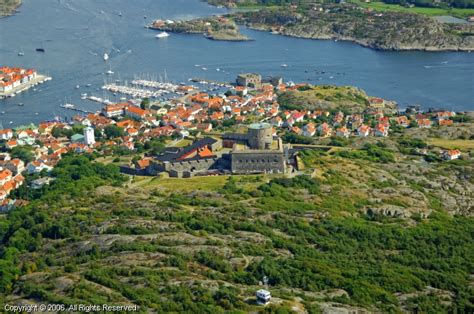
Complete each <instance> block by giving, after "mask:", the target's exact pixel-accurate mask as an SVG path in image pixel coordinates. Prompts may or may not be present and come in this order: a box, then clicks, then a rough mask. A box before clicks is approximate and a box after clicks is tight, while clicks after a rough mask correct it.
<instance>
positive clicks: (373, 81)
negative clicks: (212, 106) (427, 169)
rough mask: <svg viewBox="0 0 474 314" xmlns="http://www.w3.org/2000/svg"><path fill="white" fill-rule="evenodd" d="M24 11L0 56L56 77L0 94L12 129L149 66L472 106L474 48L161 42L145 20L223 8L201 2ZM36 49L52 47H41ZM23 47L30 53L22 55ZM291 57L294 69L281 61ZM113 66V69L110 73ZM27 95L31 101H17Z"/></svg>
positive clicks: (9, 21)
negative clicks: (277, 79) (270, 78)
mask: <svg viewBox="0 0 474 314" xmlns="http://www.w3.org/2000/svg"><path fill="white" fill-rule="evenodd" d="M20 11H21V12H20V13H18V14H17V15H15V16H12V17H8V18H4V19H0V64H5V65H11V66H22V67H33V68H36V69H38V70H39V72H40V73H45V74H48V75H50V76H52V77H53V80H52V81H50V82H48V83H46V84H43V85H40V86H39V87H38V90H37V91H33V90H30V91H28V92H25V93H23V94H21V95H19V96H17V97H15V98H11V99H7V100H0V111H5V114H3V115H0V122H1V123H2V125H3V126H4V127H5V126H7V125H9V121H12V122H13V124H12V125H18V124H23V123H28V122H38V121H41V120H44V119H51V118H52V117H54V116H55V115H62V116H64V115H66V114H71V112H68V111H65V110H63V109H61V108H59V105H60V104H62V103H64V102H72V103H74V104H78V105H79V106H80V107H81V108H85V109H89V110H94V111H95V110H98V109H99V108H100V105H99V104H96V103H93V102H90V101H82V100H81V99H80V95H81V93H88V94H93V95H96V96H100V97H103V96H105V95H104V93H103V92H102V90H100V87H101V86H102V85H103V83H104V81H110V80H114V79H121V80H129V81H130V80H132V79H133V78H134V76H136V75H144V74H149V75H155V76H156V77H158V75H162V76H164V75H165V72H166V74H167V77H168V79H170V80H173V81H176V82H181V81H186V80H187V79H188V78H190V77H201V78H207V79H214V80H222V81H232V80H234V78H235V76H236V75H237V74H238V73H240V72H259V73H262V74H263V75H282V76H283V77H284V78H285V79H286V80H293V81H295V82H310V83H315V84H328V83H329V84H337V85H354V86H358V87H360V88H362V89H365V90H366V91H367V93H369V94H370V95H377V96H381V97H384V98H387V99H391V100H395V101H397V102H398V103H399V104H400V105H401V107H404V106H406V105H409V104H422V105H423V106H424V107H426V108H427V107H444V108H447V109H451V110H474V88H473V87H474V53H458V52H437V53H428V52H381V51H374V50H370V49H367V48H363V47H360V46H358V45H356V44H352V43H349V42H341V41H339V42H334V41H319V40H304V39H297V38H290V37H284V36H277V35H271V34H269V33H266V32H258V31H252V30H248V29H243V30H242V31H243V32H244V33H245V34H247V35H248V36H249V37H251V38H253V39H255V41H251V42H237V43H231V42H217V41H211V40H207V39H205V38H203V37H202V36H200V35H178V34H172V35H171V36H170V37H168V38H167V39H163V40H157V39H155V38H154V36H155V35H156V32H155V31H153V30H149V29H145V28H144V25H145V23H150V22H151V20H152V19H157V18H162V19H165V18H166V19H188V18H195V17H202V16H207V15H212V14H218V13H223V12H225V9H218V8H215V7H211V6H208V5H207V4H205V3H203V2H200V1H198V0H133V1H130V0H60V1H58V0H25V1H24V4H23V5H22V6H21V7H20ZM101 11H103V13H101ZM119 12H122V14H123V16H122V17H120V16H119V14H118V13H119ZM145 15H146V16H147V19H144V16H145ZM38 47H44V48H45V50H46V53H44V54H42V53H37V52H35V48H38ZM20 50H23V51H24V52H25V56H23V57H19V56H17V53H18V51H20ZM105 52H107V53H108V54H109V55H110V60H109V62H108V63H105V62H104V61H103V59H102V55H103V54H104V53H105ZM283 63H285V64H287V65H288V67H287V68H283V67H281V64H283ZM196 64H199V65H200V67H195V65H196ZM201 67H206V68H208V71H202V70H201ZM216 68H220V69H221V70H222V71H220V72H218V71H216ZM109 69H111V70H112V71H114V72H115V74H114V75H113V76H107V75H105V74H104V73H105V72H106V71H107V70H109ZM322 72H324V73H322ZM86 84H92V86H91V87H89V88H88V87H86ZM76 85H80V86H81V87H80V89H76V88H75V86H76ZM109 96H110V95H107V97H109ZM20 102H21V103H24V104H25V106H23V107H19V106H16V104H17V103H20ZM36 112H37V113H39V114H38V115H35V113H36Z"/></svg>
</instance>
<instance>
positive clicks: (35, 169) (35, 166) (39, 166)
mask: <svg viewBox="0 0 474 314" xmlns="http://www.w3.org/2000/svg"><path fill="white" fill-rule="evenodd" d="M52 169H53V168H51V167H50V166H48V165H47V164H45V163H44V162H41V161H32V162H30V163H29V164H28V165H27V166H26V171H27V172H28V173H29V174H33V173H40V172H41V171H43V170H46V171H50V170H52Z"/></svg>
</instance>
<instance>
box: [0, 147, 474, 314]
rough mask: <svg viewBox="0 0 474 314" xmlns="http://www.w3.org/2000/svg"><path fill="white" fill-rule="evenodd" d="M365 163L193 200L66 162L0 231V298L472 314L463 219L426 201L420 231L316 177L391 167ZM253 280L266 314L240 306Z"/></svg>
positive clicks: (370, 152)
mask: <svg viewBox="0 0 474 314" xmlns="http://www.w3.org/2000/svg"><path fill="white" fill-rule="evenodd" d="M402 145H421V144H419V143H411V142H407V141H405V142H402ZM364 151H365V153H364V154H365V155H364V156H362V157H360V156H352V155H347V156H345V155H344V154H342V156H341V154H340V153H337V154H334V155H332V156H330V155H329V153H326V152H319V153H305V154H303V155H302V158H303V159H304V161H305V163H306V164H308V165H310V164H314V163H317V164H318V165H319V166H318V167H319V168H320V169H324V173H322V174H321V175H320V176H317V177H314V176H310V175H306V174H305V175H300V176H295V177H293V178H284V177H278V176H277V177H266V176H263V175H259V176H235V177H217V178H212V177H210V178H201V179H200V181H201V182H203V183H204V182H206V181H209V182H211V180H218V181H212V182H222V183H218V184H216V185H214V186H213V187H212V188H210V189H207V190H201V188H200V185H199V184H196V185H195V186H194V189H193V191H192V192H184V191H183V192H179V191H180V190H179V189H176V188H166V189H165V188H163V186H164V185H162V182H163V183H164V181H163V180H164V179H160V178H155V179H144V178H135V179H133V178H132V179H131V178H126V177H124V176H122V175H121V174H120V173H119V172H118V168H117V167H116V166H113V165H103V164H99V163H97V162H94V157H93V156H77V155H70V156H67V157H66V158H64V159H63V160H62V161H61V162H60V164H59V165H58V167H57V168H55V170H54V171H53V173H51V176H53V177H54V178H55V181H54V182H53V183H52V184H51V186H49V187H44V188H43V190H41V191H40V192H38V193H32V194H24V196H25V197H26V198H28V199H29V200H30V204H29V205H27V206H25V207H22V208H18V209H16V210H13V211H11V212H10V213H9V214H8V215H6V216H4V217H2V218H0V236H1V246H0V248H1V249H0V256H1V259H0V293H1V296H2V298H4V299H5V300H6V301H8V300H13V299H18V298H20V299H24V300H30V301H35V302H49V303H61V304H77V303H91V304H95V303H102V302H107V303H114V304H115V303H117V304H129V303H133V304H138V305H139V306H140V308H141V310H142V311H145V310H147V309H154V310H157V311H158V312H194V313H196V312H202V313H224V312H232V313H244V312H248V311H257V312H267V313H268V312H275V313H290V312H292V311H293V309H294V308H295V307H296V308H304V309H305V310H307V311H308V312H310V313H319V312H320V311H321V309H322V306H325V305H327V304H330V306H336V305H337V306H339V307H341V306H342V307H347V308H350V309H356V308H363V309H367V310H371V311H382V312H400V311H401V310H402V309H404V310H408V311H412V312H420V313H434V312H437V313H439V312H454V313H456V312H457V313H468V312H472V311H474V294H473V289H472V279H471V277H470V276H472V274H471V272H472V269H474V242H473V241H472V239H473V235H474V234H473V230H474V229H473V219H472V218H471V217H465V216H460V215H455V216H450V215H448V214H447V213H446V212H445V211H444V210H443V208H442V206H441V205H440V203H439V201H437V200H436V198H435V197H434V196H433V195H431V194H427V195H428V196H430V201H431V202H432V204H433V207H434V208H437V210H434V211H433V212H432V213H431V214H430V215H429V216H428V217H422V216H417V215H414V216H412V218H411V219H408V220H407V219H401V218H397V217H387V216H383V215H380V214H377V213H375V212H371V211H363V209H364V208H366V207H367V206H368V205H370V204H371V201H370V200H369V199H367V198H366V197H365V196H363V194H360V193H359V194H353V195H348V194H347V193H346V192H345V191H346V189H353V188H351V185H350V177H347V174H346V173H344V172H341V171H340V170H337V169H334V167H333V166H330V165H329V164H328V163H331V162H332V161H333V160H334V158H336V159H338V160H339V161H338V163H339V164H341V161H344V162H348V163H351V164H353V165H355V164H357V165H366V166H368V165H375V167H379V166H377V164H379V165H380V164H386V163H388V164H390V163H392V162H393V160H392V159H391V157H389V156H385V155H384V154H386V152H384V149H383V148H382V147H380V146H377V145H374V146H367V147H366V148H365V150H364ZM130 180H131V181H130ZM181 180H186V179H181ZM171 182H175V181H171ZM175 184H177V186H179V185H180V184H186V183H185V182H182V181H176V182H175ZM377 185H379V186H380V185H382V183H377ZM375 186H376V185H375V183H373V187H375ZM328 189H330V191H331V192H330V194H328ZM420 190H423V189H422V188H420ZM19 193H25V191H23V192H22V191H20V192H19ZM435 205H437V206H435ZM112 239H113V240H112ZM264 276H266V277H267V278H268V285H269V290H270V291H271V292H272V296H273V299H274V300H275V302H274V303H272V304H271V305H270V306H268V307H266V308H262V307H259V306H257V305H256V304H255V301H254V297H253V296H254V293H255V291H256V290H257V289H258V288H259V285H260V284H261V281H262V278H263V277H264ZM403 296H406V297H403ZM334 304H336V305H334Z"/></svg>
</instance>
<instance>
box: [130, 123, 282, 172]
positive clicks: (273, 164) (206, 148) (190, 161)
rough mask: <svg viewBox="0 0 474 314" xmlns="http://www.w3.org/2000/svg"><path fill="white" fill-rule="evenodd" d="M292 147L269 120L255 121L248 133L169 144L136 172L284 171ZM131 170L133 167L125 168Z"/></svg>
mask: <svg viewBox="0 0 474 314" xmlns="http://www.w3.org/2000/svg"><path fill="white" fill-rule="evenodd" d="M288 149H289V147H284V145H283V142H282V140H281V138H279V137H277V136H274V131H273V127H272V126H271V125H270V124H268V123H254V124H251V125H250V126H249V128H248V131H247V133H246V134H241V133H229V134H224V135H222V138H219V139H218V138H212V137H205V138H203V139H200V140H198V141H195V142H194V143H192V144H191V145H189V146H187V147H185V148H177V147H168V148H167V149H166V151H165V153H163V154H161V155H158V156H155V157H154V158H153V160H152V161H151V162H150V164H149V165H148V166H147V167H146V169H142V170H141V171H140V172H136V174H145V175H158V174H160V173H163V172H166V173H168V174H169V176H170V177H178V178H189V177H192V176H195V175H205V174H212V173H232V174H254V173H285V172H286V171H287V168H288V166H289V164H290V162H289V158H288ZM122 171H123V172H126V173H131V172H132V171H133V169H132V168H128V167H122Z"/></svg>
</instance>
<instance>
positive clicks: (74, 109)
mask: <svg viewBox="0 0 474 314" xmlns="http://www.w3.org/2000/svg"><path fill="white" fill-rule="evenodd" d="M59 107H61V108H63V109H67V110H72V111H77V112H81V113H87V114H89V113H92V114H98V113H100V111H95V112H94V111H90V110H85V109H80V108H76V107H75V106H74V105H69V106H68V105H60V106H59Z"/></svg>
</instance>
